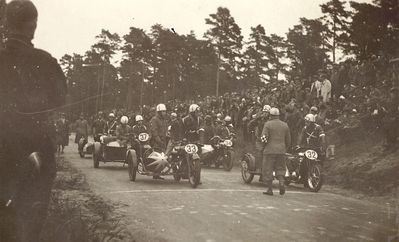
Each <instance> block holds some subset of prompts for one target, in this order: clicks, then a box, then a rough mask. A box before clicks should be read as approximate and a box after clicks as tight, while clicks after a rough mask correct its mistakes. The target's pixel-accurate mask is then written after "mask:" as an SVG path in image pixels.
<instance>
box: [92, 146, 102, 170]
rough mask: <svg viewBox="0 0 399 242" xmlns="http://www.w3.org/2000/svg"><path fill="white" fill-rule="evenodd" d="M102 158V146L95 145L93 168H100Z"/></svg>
mask: <svg viewBox="0 0 399 242" xmlns="http://www.w3.org/2000/svg"><path fill="white" fill-rule="evenodd" d="M100 156H101V144H100V143H95V144H94V149H93V167H94V168H98V167H99V166H100Z"/></svg>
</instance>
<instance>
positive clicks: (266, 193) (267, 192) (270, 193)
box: [263, 181, 273, 196]
mask: <svg viewBox="0 0 399 242" xmlns="http://www.w3.org/2000/svg"><path fill="white" fill-rule="evenodd" d="M267 187H268V188H267V191H266V192H263V194H265V195H269V196H273V187H272V181H270V182H267Z"/></svg>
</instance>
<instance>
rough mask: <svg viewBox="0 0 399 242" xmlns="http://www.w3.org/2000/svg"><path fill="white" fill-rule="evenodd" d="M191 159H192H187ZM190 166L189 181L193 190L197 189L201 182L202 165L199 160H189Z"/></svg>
mask: <svg viewBox="0 0 399 242" xmlns="http://www.w3.org/2000/svg"><path fill="white" fill-rule="evenodd" d="M187 159H191V158H187ZM187 161H188V163H189V165H188V167H189V168H188V173H189V174H188V181H189V182H190V185H191V187H192V188H196V187H197V186H198V184H199V183H200V180H201V164H200V160H199V159H195V160H191V161H190V160H187Z"/></svg>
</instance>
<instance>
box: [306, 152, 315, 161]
mask: <svg viewBox="0 0 399 242" xmlns="http://www.w3.org/2000/svg"><path fill="white" fill-rule="evenodd" d="M305 156H306V158H308V159H309V160H316V159H317V157H318V155H317V152H316V151H314V150H307V151H305Z"/></svg>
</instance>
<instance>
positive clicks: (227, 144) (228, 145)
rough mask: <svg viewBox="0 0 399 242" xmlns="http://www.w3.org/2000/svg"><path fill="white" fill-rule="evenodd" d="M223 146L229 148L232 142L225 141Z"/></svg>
mask: <svg viewBox="0 0 399 242" xmlns="http://www.w3.org/2000/svg"><path fill="white" fill-rule="evenodd" d="M224 145H225V146H227V147H231V146H233V142H232V141H231V140H229V139H226V140H225V141H224Z"/></svg>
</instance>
